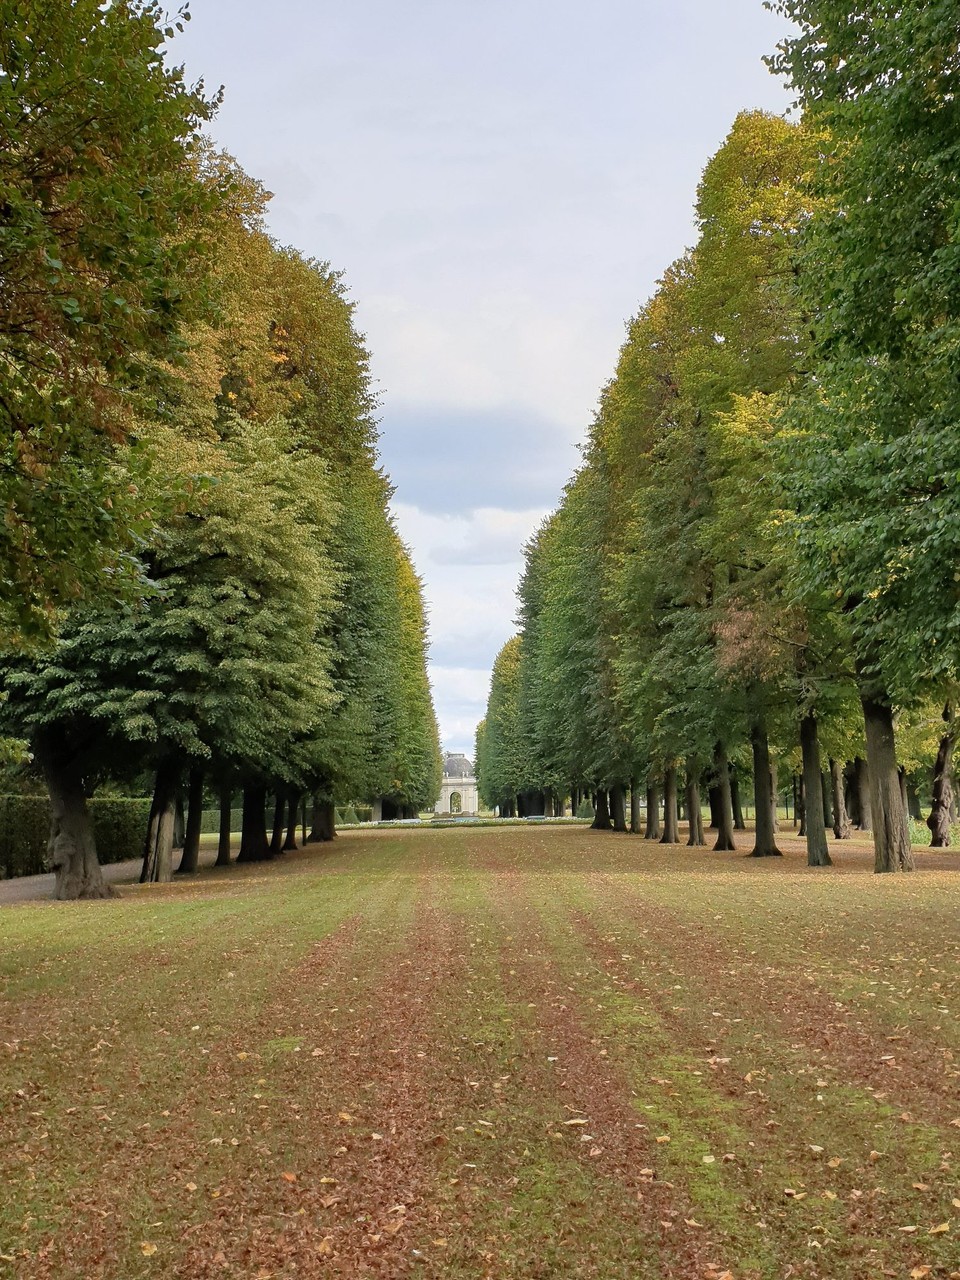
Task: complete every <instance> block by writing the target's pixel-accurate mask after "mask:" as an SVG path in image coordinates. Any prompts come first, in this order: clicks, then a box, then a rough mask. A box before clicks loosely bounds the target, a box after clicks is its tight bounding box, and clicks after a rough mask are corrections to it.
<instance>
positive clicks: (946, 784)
mask: <svg viewBox="0 0 960 1280" xmlns="http://www.w3.org/2000/svg"><path fill="white" fill-rule="evenodd" d="M943 719H944V722H945V723H946V724H947V726H948V728H947V731H946V732H945V733H944V735H943V737H942V738H941V739H940V745H939V747H938V748H937V759H936V763H935V764H934V766H933V806H932V808H931V809H930V817H929V818H928V819H927V826H928V827H929V828H930V835H931V840H930V848H931V849H949V847H950V810H951V808H952V806H953V778H952V773H953V744H954V733H953V707H952V706H951V704H950V703H949V702H948V703H947V705H946V706H945V707H944V708H943Z"/></svg>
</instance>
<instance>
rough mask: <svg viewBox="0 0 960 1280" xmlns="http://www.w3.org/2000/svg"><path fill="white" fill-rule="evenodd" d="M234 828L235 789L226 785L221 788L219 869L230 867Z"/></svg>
mask: <svg viewBox="0 0 960 1280" xmlns="http://www.w3.org/2000/svg"><path fill="white" fill-rule="evenodd" d="M232 826H233V788H232V787H230V786H228V785H227V783H224V784H223V786H221V788H220V835H219V838H218V841H217V862H216V865H217V866H218V867H229V865H230V836H231V835H232V832H231V830H230V828H231V827H232Z"/></svg>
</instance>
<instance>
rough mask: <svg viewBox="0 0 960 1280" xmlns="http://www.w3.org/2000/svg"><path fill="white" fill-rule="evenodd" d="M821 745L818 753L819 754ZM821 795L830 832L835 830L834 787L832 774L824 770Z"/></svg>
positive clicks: (825, 821) (821, 779)
mask: <svg viewBox="0 0 960 1280" xmlns="http://www.w3.org/2000/svg"><path fill="white" fill-rule="evenodd" d="M819 750H820V748H819V745H818V747H817V753H818V754H819ZM820 795H821V797H822V801H823V825H824V828H825V829H826V830H828V831H832V830H833V787H832V786H831V784H830V774H829V772H828V771H827V770H826V769H824V770H823V772H822V773H821V774H820Z"/></svg>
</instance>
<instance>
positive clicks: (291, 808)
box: [283, 791, 303, 852]
mask: <svg viewBox="0 0 960 1280" xmlns="http://www.w3.org/2000/svg"><path fill="white" fill-rule="evenodd" d="M287 803H288V809H287V838H286V840H284V842H283V849H284V852H286V851H287V850H289V849H296V847H297V817H298V815H299V813H300V806H301V805H302V803H303V796H302V795H301V794H300V792H299V791H291V792H290V794H289V798H288V802H287Z"/></svg>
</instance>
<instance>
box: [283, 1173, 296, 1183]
mask: <svg viewBox="0 0 960 1280" xmlns="http://www.w3.org/2000/svg"><path fill="white" fill-rule="evenodd" d="M280 1177H281V1178H282V1179H283V1180H284V1182H296V1180H297V1175H296V1174H295V1173H281V1175H280Z"/></svg>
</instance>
